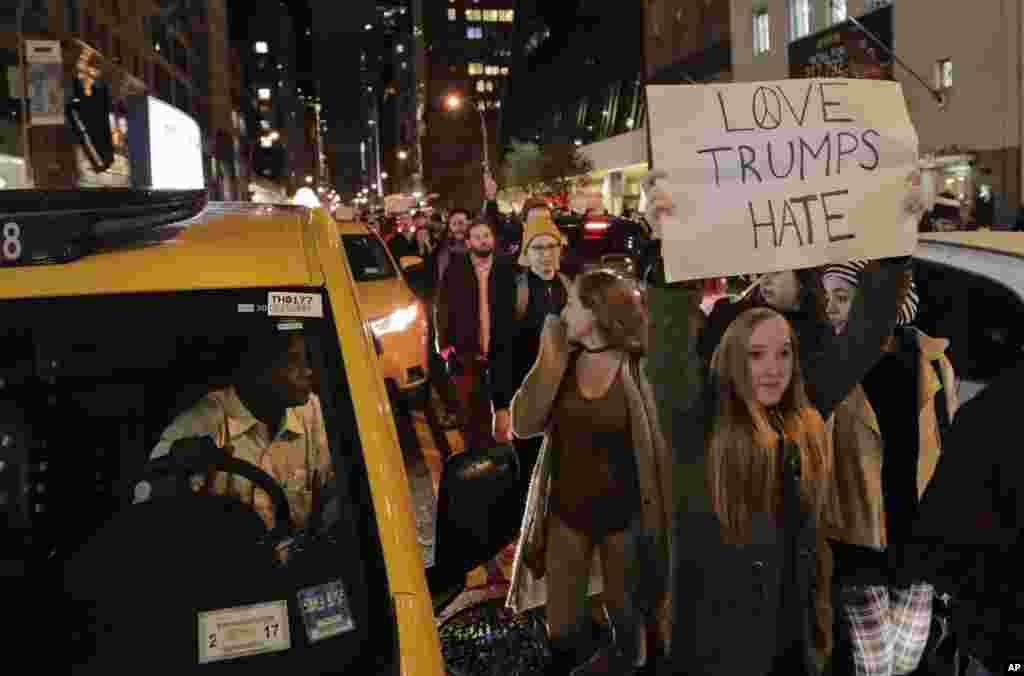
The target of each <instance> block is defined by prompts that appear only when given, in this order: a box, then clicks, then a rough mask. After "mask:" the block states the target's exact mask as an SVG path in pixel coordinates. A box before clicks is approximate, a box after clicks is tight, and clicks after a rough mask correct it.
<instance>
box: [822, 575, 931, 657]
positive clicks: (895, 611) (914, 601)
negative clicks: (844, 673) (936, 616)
mask: <svg viewBox="0 0 1024 676" xmlns="http://www.w3.org/2000/svg"><path fill="white" fill-rule="evenodd" d="M934 593H935V590H934V588H933V587H932V586H931V585H929V584H915V585H912V586H911V587H909V588H906V589H899V588H895V587H885V586H857V587H843V588H842V591H841V595H842V599H841V608H840V612H841V613H842V627H843V630H844V631H845V632H846V634H847V635H846V636H845V637H844V638H846V639H847V641H849V643H850V645H851V648H852V652H853V662H854V665H853V666H854V668H855V671H854V673H855V674H856V675H857V676H901V675H902V674H909V673H910V672H912V671H914V670H915V669H917V666H918V664H920V662H921V657H922V656H923V655H924V649H925V646H926V645H927V643H928V633H929V631H930V629H931V621H932V597H933V595H934Z"/></svg>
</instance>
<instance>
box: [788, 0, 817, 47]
mask: <svg viewBox="0 0 1024 676" xmlns="http://www.w3.org/2000/svg"><path fill="white" fill-rule="evenodd" d="M813 25H814V20H813V15H812V6H811V0H789V39H790V40H799V39H800V38H802V37H803V36H805V35H810V33H811V27H812V26H813Z"/></svg>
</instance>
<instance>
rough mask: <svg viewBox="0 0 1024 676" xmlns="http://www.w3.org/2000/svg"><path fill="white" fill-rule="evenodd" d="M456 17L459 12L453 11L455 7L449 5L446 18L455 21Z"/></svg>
mask: <svg viewBox="0 0 1024 676" xmlns="http://www.w3.org/2000/svg"><path fill="white" fill-rule="evenodd" d="M458 17H459V13H458V12H457V11H455V8H454V7H449V8H448V20H449V21H455V19H457V18H458Z"/></svg>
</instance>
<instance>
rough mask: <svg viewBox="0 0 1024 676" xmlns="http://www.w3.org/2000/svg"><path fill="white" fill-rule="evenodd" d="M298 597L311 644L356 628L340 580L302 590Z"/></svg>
mask: <svg viewBox="0 0 1024 676" xmlns="http://www.w3.org/2000/svg"><path fill="white" fill-rule="evenodd" d="M297 596H298V599H299V611H300V612H301V613H302V619H303V621H304V622H305V624H306V635H307V636H308V637H309V642H310V643H316V642H317V641H322V640H323V639H325V638H330V637H332V636H337V635H338V634H343V633H345V632H348V631H352V630H353V629H355V628H356V623H355V620H354V619H353V618H352V610H351V609H350V608H349V604H348V596H347V595H346V594H345V588H344V586H342V584H341V580H334V581H332V582H328V583H327V584H322V585H317V586H316V587H309V588H307V589H302V590H300V591H299V592H298V594H297Z"/></svg>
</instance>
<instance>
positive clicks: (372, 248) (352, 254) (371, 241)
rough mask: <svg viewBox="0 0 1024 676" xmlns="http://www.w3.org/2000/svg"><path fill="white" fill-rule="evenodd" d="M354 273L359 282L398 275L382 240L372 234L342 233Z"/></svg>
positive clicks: (342, 239)
mask: <svg viewBox="0 0 1024 676" xmlns="http://www.w3.org/2000/svg"><path fill="white" fill-rule="evenodd" d="M341 241H342V242H344V244H345V253H346V254H347V255H348V262H349V265H351V266H352V275H353V276H354V277H355V279H356V281H357V282H372V281H375V280H378V279H392V278H394V277H397V276H398V273H397V272H395V266H394V265H392V264H391V259H390V258H389V257H388V252H387V251H386V250H385V249H384V245H383V244H381V242H380V240H379V239H377V238H376V237H372V236H370V235H342V236H341Z"/></svg>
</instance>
